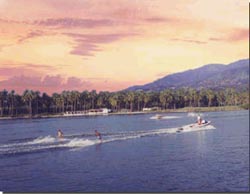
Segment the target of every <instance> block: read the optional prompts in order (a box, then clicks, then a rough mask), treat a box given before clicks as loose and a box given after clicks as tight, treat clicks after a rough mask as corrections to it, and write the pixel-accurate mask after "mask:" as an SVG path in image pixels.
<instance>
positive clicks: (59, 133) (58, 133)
mask: <svg viewBox="0 0 250 194" xmlns="http://www.w3.org/2000/svg"><path fill="white" fill-rule="evenodd" d="M57 137H59V138H62V137H63V132H62V130H61V129H58V130H57Z"/></svg>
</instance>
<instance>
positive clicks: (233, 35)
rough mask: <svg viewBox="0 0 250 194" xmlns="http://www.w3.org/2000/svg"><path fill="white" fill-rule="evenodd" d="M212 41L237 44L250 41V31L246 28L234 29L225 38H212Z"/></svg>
mask: <svg viewBox="0 0 250 194" xmlns="http://www.w3.org/2000/svg"><path fill="white" fill-rule="evenodd" d="M209 40H211V41H227V42H236V41H242V40H249V29H246V28H234V29H232V30H231V31H229V33H226V34H225V36H224V37H211V38H209Z"/></svg>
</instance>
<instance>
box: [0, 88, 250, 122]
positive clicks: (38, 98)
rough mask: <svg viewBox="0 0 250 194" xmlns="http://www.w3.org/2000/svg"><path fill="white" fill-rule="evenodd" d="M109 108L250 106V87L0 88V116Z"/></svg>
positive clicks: (124, 110)
mask: <svg viewBox="0 0 250 194" xmlns="http://www.w3.org/2000/svg"><path fill="white" fill-rule="evenodd" d="M98 108H108V109H110V110H111V114H135V113H147V112H203V111H227V110H240V109H249V90H248V89H245V90H241V91H236V90H235V89H233V88H227V89H224V90H217V91H214V90H210V89H201V90H195V89H192V88H181V89H178V90H172V89H166V90H163V91H160V92H155V91H119V92H103V91H101V92H99V93H97V92H96V91H95V90H92V91H90V92H89V91H83V92H78V91H63V92H62V93H53V94H52V95H51V96H49V95H48V94H46V93H42V94H41V93H40V92H39V91H33V90H25V91H24V92H23V94H22V95H19V94H16V93H15V91H13V90H12V91H10V92H8V91H7V90H3V91H0V118H31V117H32V118H44V117H60V116H62V115H63V114H64V113H65V112H66V111H72V112H76V111H87V110H91V109H98Z"/></svg>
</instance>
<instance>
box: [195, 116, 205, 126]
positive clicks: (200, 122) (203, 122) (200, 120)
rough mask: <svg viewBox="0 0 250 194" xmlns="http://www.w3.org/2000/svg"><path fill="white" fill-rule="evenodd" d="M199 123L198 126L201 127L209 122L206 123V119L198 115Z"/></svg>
mask: <svg viewBox="0 0 250 194" xmlns="http://www.w3.org/2000/svg"><path fill="white" fill-rule="evenodd" d="M197 123H198V125H201V124H206V123H208V121H206V120H205V119H202V118H201V116H200V115H198V117H197Z"/></svg>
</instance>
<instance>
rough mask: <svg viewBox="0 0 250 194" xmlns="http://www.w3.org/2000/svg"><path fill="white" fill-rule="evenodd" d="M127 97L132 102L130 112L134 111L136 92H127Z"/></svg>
mask: <svg viewBox="0 0 250 194" xmlns="http://www.w3.org/2000/svg"><path fill="white" fill-rule="evenodd" d="M126 99H127V102H128V103H129V104H130V112H132V111H133V104H134V100H135V94H134V92H131V91H129V92H127V95H126Z"/></svg>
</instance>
